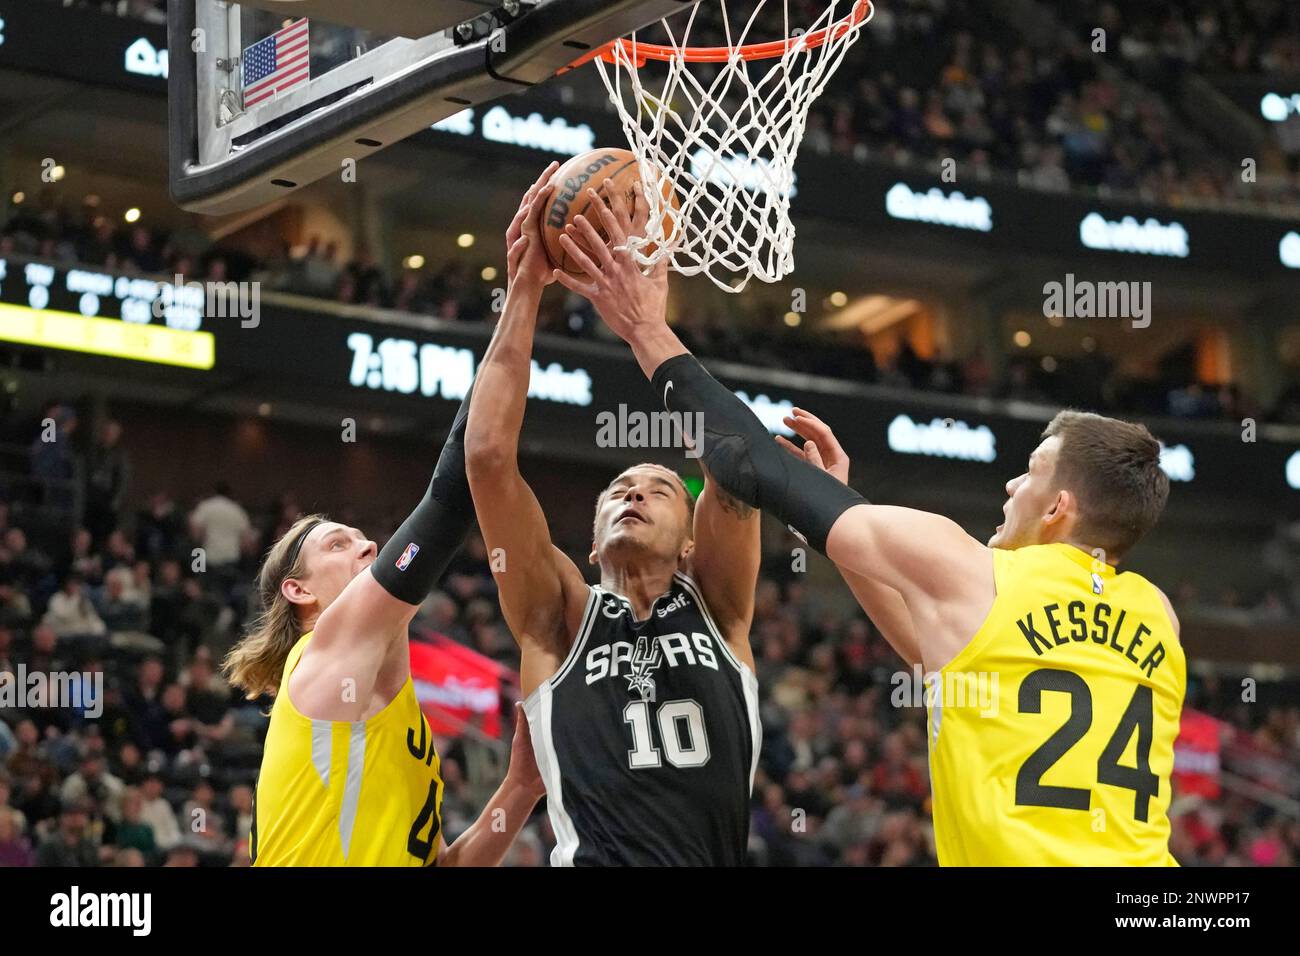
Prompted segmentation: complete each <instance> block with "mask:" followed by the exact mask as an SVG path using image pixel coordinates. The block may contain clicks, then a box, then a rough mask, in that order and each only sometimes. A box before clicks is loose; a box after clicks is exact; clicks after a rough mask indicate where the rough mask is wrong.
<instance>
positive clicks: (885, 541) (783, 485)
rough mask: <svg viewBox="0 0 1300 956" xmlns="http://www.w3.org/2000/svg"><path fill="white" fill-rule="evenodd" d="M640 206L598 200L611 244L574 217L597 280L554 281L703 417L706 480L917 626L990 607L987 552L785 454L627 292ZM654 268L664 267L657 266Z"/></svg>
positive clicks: (654, 312) (667, 401)
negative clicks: (629, 244) (878, 592)
mask: <svg viewBox="0 0 1300 956" xmlns="http://www.w3.org/2000/svg"><path fill="white" fill-rule="evenodd" d="M591 195H592V198H593V199H599V197H598V196H597V195H596V194H595V193H594V192H592V194H591ZM635 204H636V209H635V211H634V213H633V214H632V215H631V216H629V215H627V214H626V212H625V211H624V210H623V209H622V205H623V204H622V201H621V198H620V197H619V196H617V195H615V196H612V197H611V206H612V209H606V207H605V205H604V203H601V202H593V204H592V205H593V207H594V208H596V209H597V211H598V214H599V215H600V216H601V219H602V223H603V225H604V226H605V228H606V231H607V232H608V234H609V235H610V239H609V242H608V245H606V244H605V243H603V242H601V241H600V238H599V235H598V233H597V232H596V231H595V229H594V227H593V226H592V225H591V223H589V222H587V221H586V219H585V218H583V217H582V216H577V217H575V219H574V227H573V228H574V231H575V232H576V233H577V234H579V235H580V237H581V238H582V239H583V240H584V241H585V242H586V244H587V245H588V247H589V248H591V249H592V250H593V253H592V256H590V257H589V256H585V255H583V254H582V250H581V249H580V248H579V247H578V245H577V243H575V242H574V241H573V240H572V239H571V238H569V237H568V236H566V237H563V238H562V239H561V242H562V243H564V244H565V248H566V250H567V251H568V253H569V255H570V256H571V257H573V258H574V259H575V260H576V261H577V262H578V264H579V266H580V267H581V268H582V269H583V270H584V271H585V272H587V273H588V275H589V276H591V278H590V279H589V280H586V281H584V280H576V279H572V278H571V277H569V276H567V275H561V274H558V273H557V275H556V278H557V279H559V281H560V282H562V283H563V284H564V285H565V286H567V287H568V288H570V289H572V290H573V291H575V292H578V293H580V294H581V295H585V296H587V298H589V299H590V300H591V301H592V303H593V304H594V305H595V306H596V309H597V311H598V312H599V313H600V316H601V319H602V320H603V321H604V322H605V324H606V325H608V326H609V327H610V329H611V330H612V331H613V332H614V333H615V334H616V335H618V336H619V337H620V338H622V339H623V340H624V341H625V342H627V343H628V344H629V345H630V346H631V347H632V351H633V353H634V354H635V355H636V358H637V362H638V363H639V364H640V365H641V369H642V370H643V371H644V372H645V373H646V375H648V376H649V377H650V380H651V382H652V383H653V384H654V386H655V391H656V393H657V394H658V395H659V396H660V398H661V399H662V400H663V403H664V406H665V407H666V408H667V409H668V410H669V411H674V412H680V413H683V414H691V415H694V414H699V415H703V424H704V436H705V437H704V447H703V448H702V460H703V463H704V465H705V467H706V468H707V469H708V470H709V473H710V474H711V475H712V476H713V477H714V478H716V479H717V481H718V482H719V484H721V485H722V487H723V488H725V489H726V490H727V491H728V492H729V493H730V494H732V495H733V496H734V497H736V498H737V499H739V500H740V501H743V502H745V503H746V504H749V505H752V506H754V507H757V508H761V509H762V510H764V511H768V512H771V513H772V514H774V515H775V516H776V517H777V518H779V519H781V521H783V522H784V523H785V524H786V525H788V526H789V527H791V528H793V529H794V530H795V531H797V532H799V533H800V534H802V535H804V537H805V538H806V539H807V541H808V543H809V544H810V545H811V546H812V547H814V548H816V549H817V550H818V551H821V552H823V553H825V554H827V556H828V557H830V558H831V560H833V561H835V563H836V564H837V565H839V566H840V567H841V568H843V569H846V570H848V571H850V572H852V573H854V574H856V575H860V576H862V577H864V578H867V579H869V580H872V581H875V582H878V583H880V584H883V585H885V586H887V587H890V588H893V589H894V590H896V591H898V592H899V594H901V595H902V597H903V600H904V602H906V604H907V606H908V608H909V610H910V611H911V612H912V616H913V620H914V621H915V623H916V626H917V627H918V628H919V627H922V626H923V624H929V623H931V622H932V621H933V620H934V619H935V617H936V616H942V615H943V614H946V613H948V611H949V610H950V609H951V608H960V609H962V610H967V609H969V607H971V606H973V605H974V604H975V603H977V602H978V601H981V600H983V599H984V596H985V594H986V593H987V596H988V601H989V603H991V600H992V595H993V561H992V557H991V555H990V554H989V550H988V549H987V548H985V547H984V546H983V545H981V544H980V543H979V542H977V541H975V540H974V539H973V538H971V537H970V536H969V535H967V534H965V532H963V531H962V529H961V528H960V527H959V526H958V525H957V524H955V523H954V522H952V521H949V520H948V519H947V518H943V517H940V516H939V515H935V514H929V513H927V512H921V511H912V510H910V509H906V508H889V507H881V506H877V505H869V504H867V502H866V500H865V499H864V498H863V497H862V496H861V495H859V494H858V493H857V492H855V491H853V490H852V489H851V488H848V487H847V486H845V485H843V484H841V483H840V482H839V481H837V480H836V479H835V478H833V477H832V476H830V475H828V474H826V473H825V472H823V471H821V470H820V469H818V468H815V467H814V466H813V465H811V464H809V463H808V462H807V461H804V460H803V459H802V458H796V457H794V456H791V455H788V454H786V453H785V452H783V451H781V449H779V448H778V447H777V446H776V445H775V443H773V442H772V440H771V438H770V437H769V436H768V434H767V430H766V429H765V428H764V427H763V425H762V423H761V422H759V420H758V418H757V416H755V415H754V413H753V412H752V411H750V410H749V408H747V407H746V406H745V404H744V403H743V402H741V401H740V399H738V398H737V397H736V396H735V395H734V394H732V393H731V392H730V391H729V390H728V389H726V388H724V387H723V386H722V385H721V384H720V383H718V381H717V380H716V379H714V378H713V376H711V375H710V374H709V373H708V372H707V371H705V369H704V367H703V366H702V365H700V363H699V362H698V361H697V360H696V359H695V357H694V356H692V355H691V354H690V352H689V351H688V350H687V348H686V347H685V346H684V345H683V344H682V343H681V341H680V340H679V339H678V338H677V336H676V335H675V334H674V333H673V331H672V329H670V328H669V327H668V325H667V323H666V321H665V320H664V314H663V309H662V308H656V307H655V303H653V302H652V301H650V300H648V299H647V297H644V296H641V297H638V296H636V295H634V294H632V291H633V290H634V288H635V281H636V280H635V279H634V278H633V275H634V274H635V273H636V272H637V270H636V269H635V264H634V262H633V260H632V257H631V254H630V252H628V251H627V250H626V249H620V248H619V246H620V244H621V243H620V241H619V236H620V235H627V234H634V230H635V229H636V227H637V225H638V224H640V223H644V221H645V219H644V216H645V211H644V207H645V202H644V199H643V197H640V196H636V197H635ZM620 230H621V232H620ZM657 268H658V269H665V268H666V266H665V265H664V263H662V262H661V263H660V264H659V265H658V266H657ZM832 529H834V531H835V536H834V538H832ZM828 542H829V543H828ZM972 571H973V572H974V573H971V572H972ZM940 604H942V605H944V606H943V607H939V605H940ZM985 610H987V607H985ZM967 636H969V635H967Z"/></svg>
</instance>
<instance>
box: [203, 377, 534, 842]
mask: <svg viewBox="0 0 1300 956" xmlns="http://www.w3.org/2000/svg"><path fill="white" fill-rule="evenodd" d="M469 403H470V400H469V398H466V399H465V402H464V403H463V404H462V406H461V409H460V412H459V414H458V415H457V416H456V420H455V423H454V424H453V426H452V430H451V434H450V435H449V436H448V438H447V442H446V444H445V445H444V447H443V449H442V454H441V456H440V457H439V459H438V464H437V467H436V469H435V471H434V474H433V479H432V481H431V482H430V484H429V488H428V491H427V492H426V493H425V496H424V498H423V500H421V502H420V503H419V505H417V506H416V508H415V510H414V511H412V512H411V514H410V516H409V517H408V518H407V519H406V521H405V522H403V524H402V525H401V527H400V528H398V530H397V532H396V533H395V534H394V535H393V536H392V538H390V539H389V541H388V543H387V544H386V545H385V546H384V547H383V548H382V549H379V548H377V547H376V545H375V542H373V541H370V540H368V539H367V538H366V536H365V535H364V534H362V533H361V532H360V531H358V530H357V529H356V528H352V527H348V526H347V525H343V524H340V523H338V522H336V521H330V520H328V519H327V518H325V517H324V516H322V515H312V516H309V517H306V518H301V519H299V520H298V521H297V522H295V523H294V525H293V526H292V527H291V528H290V529H289V530H288V531H287V532H286V533H285V534H284V536H283V537H282V538H280V540H279V541H277V542H276V543H275V545H274V546H273V547H272V548H271V549H270V552H269V553H268V554H267V556H266V560H265V561H264V563H263V565H262V568H261V572H260V573H259V575H258V590H259V592H260V595H261V600H262V607H263V610H262V613H261V615H260V616H259V617H258V618H257V619H256V620H255V621H254V622H253V624H252V626H251V629H250V631H249V633H248V634H247V635H246V636H245V637H244V638H243V639H242V640H241V641H240V642H239V643H238V644H237V645H236V646H235V647H234V648H233V649H232V650H231V652H230V654H229V656H228V657H227V659H226V662H225V670H226V673H227V674H228V675H229V677H230V679H231V680H232V682H233V683H235V684H236V685H237V686H239V687H241V688H243V690H244V691H245V693H246V694H247V695H248V696H249V697H250V698H256V697H259V696H261V695H262V694H265V693H269V694H274V695H275V703H274V705H273V706H272V708H271V724H270V727H269V729H268V731H267V736H266V749H265V752H264V754H263V757H262V768H261V772H260V774H259V776H258V782H257V790H256V796H255V800H254V814H253V817H254V819H253V829H252V833H251V835H250V845H249V851H250V854H251V856H252V859H253V863H254V865H255V866H425V865H432V864H435V863H438V864H442V865H453V866H455V865H459V866H492V865H496V864H497V863H500V861H501V859H502V857H504V855H505V853H506V851H507V850H508V849H509V847H510V844H511V842H512V841H513V840H514V838H515V835H516V834H517V833H518V832H519V829H520V828H521V827H522V826H523V824H524V822H525V821H526V820H527V818H528V816H529V814H530V813H531V812H532V810H533V808H534V806H535V805H536V803H537V801H538V800H539V799H541V795H542V793H543V792H544V789H543V786H542V783H541V778H540V776H539V775H538V773H537V767H536V763H535V761H534V759H533V756H532V747H531V743H530V741H529V738H528V730H527V722H526V721H525V720H524V719H523V717H522V716H521V712H519V713H517V714H516V723H515V737H514V744H513V747H512V750H511V758H510V766H509V770H508V771H507V773H506V778H505V780H504V782H503V783H502V785H501V787H500V788H499V789H498V790H497V792H496V793H495V794H494V795H493V797H492V799H491V801H489V803H488V805H487V806H486V807H485V808H484V810H483V813H482V815H481V816H480V817H479V819H478V820H477V821H476V822H475V823H474V824H472V825H471V826H470V828H469V829H468V830H467V831H466V832H465V833H463V834H461V835H460V837H459V838H458V839H457V840H456V841H455V842H454V843H453V844H452V845H450V846H448V845H446V843H445V841H444V840H443V834H442V814H441V804H442V790H443V784H442V779H441V777H440V774H439V760H438V754H437V752H436V749H435V747H434V740H433V734H432V733H431V731H430V729H429V722H428V721H427V720H426V719H425V717H424V714H423V713H422V712H421V710H420V705H419V701H417V700H416V697H415V688H414V685H413V684H412V682H411V662H410V650H409V648H408V646H407V626H408V625H409V624H410V622H411V619H412V618H413V617H414V616H415V612H416V610H417V609H418V606H419V604H420V603H421V602H422V601H423V600H424V597H425V596H426V595H427V594H428V592H429V590H430V589H431V588H432V586H433V585H434V584H435V583H436V582H437V580H438V578H439V577H440V576H441V575H442V573H443V571H444V570H445V569H446V567H447V564H448V562H449V561H450V560H451V558H452V556H453V555H454V554H455V552H456V550H457V549H458V548H459V547H460V546H461V543H462V542H463V540H464V538H465V535H466V533H467V532H468V530H469V528H470V525H471V524H472V523H473V520H474V510H473V502H472V500H471V499H470V494H469V489H468V486H467V485H466V481H465V464H464V452H463V447H462V440H463V437H464V429H465V422H466V418H467V415H468V410H469Z"/></svg>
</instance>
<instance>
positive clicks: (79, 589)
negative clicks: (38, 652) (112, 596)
mask: <svg viewBox="0 0 1300 956" xmlns="http://www.w3.org/2000/svg"><path fill="white" fill-rule="evenodd" d="M41 623H42V624H43V625H44V626H45V627H48V628H49V629H50V630H51V631H53V632H54V634H55V635H56V636H58V637H68V638H83V637H100V636H102V635H103V634H105V633H106V632H107V630H108V629H107V627H106V626H105V624H104V622H103V620H102V619H101V618H100V616H99V615H98V614H97V613H96V612H95V605H94V604H93V603H92V602H91V600H90V598H89V597H88V596H87V595H86V591H85V583H84V582H83V581H82V579H81V576H80V575H79V574H77V573H75V572H73V573H71V574H69V575H68V576H67V578H65V579H64V582H63V587H62V588H60V589H59V591H58V592H57V593H56V594H55V595H54V596H53V597H51V598H50V604H49V608H48V609H47V610H46V612H45V616H44V617H43V618H42V619H41Z"/></svg>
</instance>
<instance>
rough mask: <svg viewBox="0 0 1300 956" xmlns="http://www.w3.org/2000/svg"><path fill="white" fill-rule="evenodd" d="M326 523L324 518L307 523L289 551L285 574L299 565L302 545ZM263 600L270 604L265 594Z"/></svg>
mask: <svg viewBox="0 0 1300 956" xmlns="http://www.w3.org/2000/svg"><path fill="white" fill-rule="evenodd" d="M324 523H325V519H324V518H315V519H313V520H311V521H309V522H308V523H307V527H305V528H303V529H302V534H300V535H298V540H297V541H295V542H294V543H293V547H292V548H291V549H290V550H289V561H288V563H287V564H286V565H285V566H284V573H285V574H288V573H289V572H290V571H292V570H293V566H294V565H295V564H297V563H298V554H299V552H300V551H302V543H303V542H304V541H306V540H307V535H309V534H311V533H312V531H314V530H315V528H316V526H317V525H321V524H324ZM268 583H269V582H268ZM271 597H272V598H273V597H274V594H272V595H271ZM262 600H263V601H265V602H266V603H267V604H270V600H268V599H267V595H265V594H263V595H262Z"/></svg>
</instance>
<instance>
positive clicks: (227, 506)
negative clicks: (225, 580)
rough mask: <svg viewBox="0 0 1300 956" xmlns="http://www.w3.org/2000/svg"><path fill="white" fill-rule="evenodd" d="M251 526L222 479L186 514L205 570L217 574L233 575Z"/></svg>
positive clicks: (246, 542) (245, 513)
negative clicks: (202, 556)
mask: <svg viewBox="0 0 1300 956" xmlns="http://www.w3.org/2000/svg"><path fill="white" fill-rule="evenodd" d="M252 528H253V523H252V522H251V521H250V520H249V518H248V512H246V511H245V510H244V509H243V507H242V506H241V505H239V504H238V503H237V502H236V501H234V500H233V499H232V498H231V497H230V486H229V485H228V484H226V483H225V482H224V481H219V482H217V484H216V486H215V488H214V491H213V494H212V496H211V497H209V498H205V499H204V500H203V501H201V502H199V504H198V506H197V507H196V508H195V509H194V511H193V512H192V513H191V514H190V533H191V534H192V535H193V537H194V539H195V540H196V541H198V542H199V544H200V546H201V547H202V548H203V552H204V555H205V557H206V561H207V569H208V572H209V573H214V574H217V575H220V576H229V577H233V576H234V573H235V571H236V569H237V566H238V564H239V560H240V558H241V557H242V556H243V553H244V549H245V548H246V547H247V546H248V545H249V544H250V537H249V535H250V532H251V531H252Z"/></svg>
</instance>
